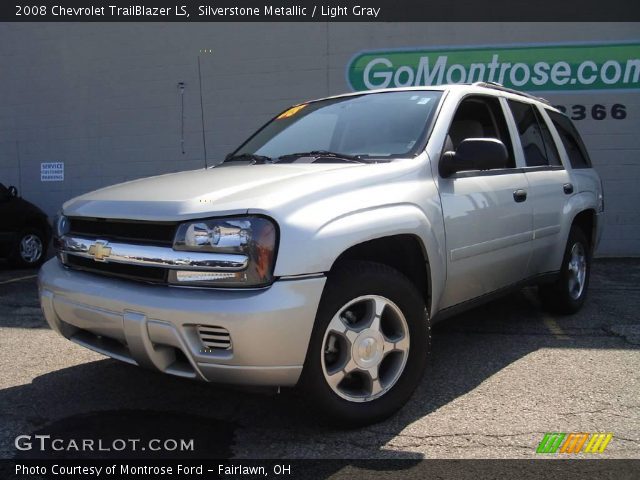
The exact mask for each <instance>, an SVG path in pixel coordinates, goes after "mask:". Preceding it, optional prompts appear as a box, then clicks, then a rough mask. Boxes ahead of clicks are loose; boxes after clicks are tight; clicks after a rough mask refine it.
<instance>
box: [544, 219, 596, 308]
mask: <svg viewBox="0 0 640 480" xmlns="http://www.w3.org/2000/svg"><path fill="white" fill-rule="evenodd" d="M590 273H591V250H590V248H589V242H588V241H587V237H586V236H585V234H584V232H583V231H582V229H580V228H579V227H577V226H573V227H571V231H570V232H569V239H568V241H567V246H566V248H565V252H564V258H563V260H562V267H561V269H560V276H559V278H558V280H557V281H556V282H555V283H552V284H546V285H540V286H539V287H538V291H539V294H540V300H541V301H542V304H543V306H544V307H545V308H547V309H548V310H551V311H553V312H557V313H562V314H571V313H575V312H577V311H578V310H580V308H581V307H582V305H583V304H584V301H585V299H586V297H587V287H588V286H589V275H590Z"/></svg>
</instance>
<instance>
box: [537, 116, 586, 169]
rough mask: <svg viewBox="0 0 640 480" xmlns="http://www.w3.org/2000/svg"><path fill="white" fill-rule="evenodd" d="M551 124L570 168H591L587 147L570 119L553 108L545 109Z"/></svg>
mask: <svg viewBox="0 0 640 480" xmlns="http://www.w3.org/2000/svg"><path fill="white" fill-rule="evenodd" d="M547 113H548V114H549V117H550V118H551V121H552V122H553V126H554V127H556V130H557V131H558V134H559V135H560V138H561V139H562V144H563V145H564V149H565V150H566V151H567V156H568V157H569V162H570V163H571V167H572V168H591V160H590V159H589V154H588V153H587V149H586V148H585V146H584V143H583V142H582V139H581V138H580V134H579V133H578V131H577V130H576V127H574V126H573V123H571V120H569V119H568V118H567V117H566V116H564V115H562V114H561V113H558V112H554V111H553V110H547Z"/></svg>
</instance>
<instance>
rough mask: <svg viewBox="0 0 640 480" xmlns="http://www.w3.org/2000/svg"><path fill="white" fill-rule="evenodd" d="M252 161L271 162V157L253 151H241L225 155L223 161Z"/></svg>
mask: <svg viewBox="0 0 640 480" xmlns="http://www.w3.org/2000/svg"><path fill="white" fill-rule="evenodd" d="M226 162H253V163H273V158H271V157H267V156H265V155H256V154H255V153H241V154H239V155H231V154H229V155H227V157H226V158H225V159H224V162H222V163H226Z"/></svg>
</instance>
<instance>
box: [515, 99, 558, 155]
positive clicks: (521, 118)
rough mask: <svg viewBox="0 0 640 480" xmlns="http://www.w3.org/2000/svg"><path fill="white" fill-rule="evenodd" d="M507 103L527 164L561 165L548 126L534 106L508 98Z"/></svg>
mask: <svg viewBox="0 0 640 480" xmlns="http://www.w3.org/2000/svg"><path fill="white" fill-rule="evenodd" d="M508 103H509V107H510V108H511V113H513V119H514V120H515V122H516V127H517V129H518V135H519V136H520V143H521V144H522V151H523V153H524V158H525V162H526V164H527V166H528V167H538V166H541V165H561V162H560V156H559V155H558V150H557V149H556V145H555V143H554V142H553V138H552V137H551V133H550V132H549V128H548V127H547V124H546V123H545V122H544V121H543V119H542V117H541V116H540V114H539V113H538V111H537V110H536V108H535V107H534V106H533V105H531V104H529V103H522V102H517V101H515V100H509V102H508Z"/></svg>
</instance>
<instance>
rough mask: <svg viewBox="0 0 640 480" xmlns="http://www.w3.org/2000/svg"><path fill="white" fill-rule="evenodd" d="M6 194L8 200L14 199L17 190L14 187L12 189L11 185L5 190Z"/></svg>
mask: <svg viewBox="0 0 640 480" xmlns="http://www.w3.org/2000/svg"><path fill="white" fill-rule="evenodd" d="M7 194H8V195H9V198H15V197H17V196H18V189H17V188H16V187H14V186H13V185H11V186H10V187H9V188H8V189H7Z"/></svg>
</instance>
